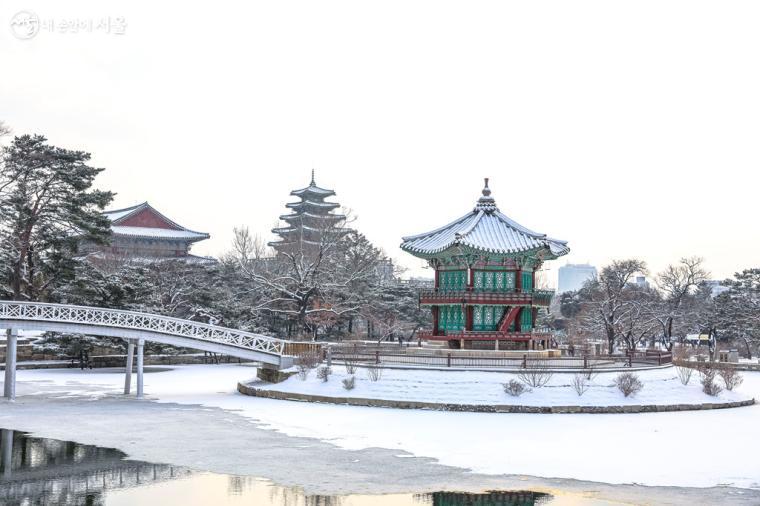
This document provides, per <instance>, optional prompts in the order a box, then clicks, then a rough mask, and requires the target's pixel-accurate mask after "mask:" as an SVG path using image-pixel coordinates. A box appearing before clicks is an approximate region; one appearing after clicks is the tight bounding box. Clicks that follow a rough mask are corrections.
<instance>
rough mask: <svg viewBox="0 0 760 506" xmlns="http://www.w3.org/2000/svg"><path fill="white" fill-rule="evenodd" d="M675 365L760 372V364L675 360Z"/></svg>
mask: <svg viewBox="0 0 760 506" xmlns="http://www.w3.org/2000/svg"><path fill="white" fill-rule="evenodd" d="M673 364H674V365H678V366H682V367H691V368H692V369H697V368H699V367H700V366H703V365H705V364H711V365H712V366H718V367H731V368H733V369H736V370H737V371H760V363H753V362H710V361H698V360H683V359H674V360H673Z"/></svg>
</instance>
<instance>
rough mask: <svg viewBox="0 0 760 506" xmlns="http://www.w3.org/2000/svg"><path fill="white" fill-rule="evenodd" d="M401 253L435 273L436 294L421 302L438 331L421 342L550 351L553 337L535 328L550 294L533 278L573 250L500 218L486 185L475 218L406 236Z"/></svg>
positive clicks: (427, 293)
mask: <svg viewBox="0 0 760 506" xmlns="http://www.w3.org/2000/svg"><path fill="white" fill-rule="evenodd" d="M401 249H403V250H404V251H407V252H408V253H411V254H412V255H414V256H416V257H419V258H423V259H425V260H427V261H428V263H429V264H430V266H431V267H433V268H434V269H435V288H434V289H433V290H425V291H422V292H421V293H420V303H421V304H423V305H428V306H431V308H432V312H433V328H432V330H429V331H426V332H423V333H422V337H423V339H430V340H443V341H448V343H449V346H450V347H452V348H479V349H485V348H491V349H497V350H498V349H542V348H544V349H545V348H547V347H548V346H549V344H550V343H549V341H550V335H549V334H548V333H546V332H541V331H539V330H538V329H535V328H534V324H535V321H536V316H537V312H538V308H539V307H542V306H548V305H549V303H550V301H551V297H552V294H553V292H551V291H548V290H537V289H535V284H536V271H538V269H539V268H540V267H541V264H542V263H543V262H544V261H545V260H553V259H555V258H557V257H560V256H562V255H565V254H567V253H568V252H569V251H570V250H569V248H568V247H567V242H566V241H560V240H557V239H551V238H549V237H547V236H546V235H544V234H538V233H536V232H533V231H531V230H528V229H527V228H525V227H523V226H522V225H519V224H517V223H516V222H514V221H513V220H511V219H510V218H508V217H507V216H505V215H504V214H502V213H501V212H500V211H499V208H498V207H496V202H495V200H494V198H493V197H492V196H491V190H490V189H489V188H488V179H486V180H485V188H483V196H482V197H480V199H479V200H478V202H477V204H476V206H475V209H473V210H472V212H470V213H468V214H466V215H464V216H462V217H461V218H459V219H458V220H456V221H454V222H452V223H449V224H448V225H446V226H444V227H441V228H439V229H436V230H433V231H432V232H427V233H425V234H420V235H415V236H410V237H404V238H403V243H402V244H401Z"/></svg>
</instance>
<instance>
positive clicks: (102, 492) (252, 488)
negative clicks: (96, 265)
mask: <svg viewBox="0 0 760 506" xmlns="http://www.w3.org/2000/svg"><path fill="white" fill-rule="evenodd" d="M1 446H2V447H1V454H2V465H1V466H0V468H1V471H2V472H1V473H0V502H1V503H2V504H4V505H9V506H11V505H25V504H35V505H40V506H46V505H132V504H141V505H143V504H161V505H164V506H172V505H195V504H197V505H201V504H203V505H207V504H214V505H219V506H224V505H237V504H256V505H257V506H268V505H272V506H274V505H280V506H291V505H292V506H296V505H315V506H316V505H324V506H329V505H336V506H337V505H341V506H354V505H355V506H362V505H366V506H370V505H376V506H384V505H388V506H390V505H399V506H403V505H419V506H423V505H441V506H443V505H452V506H454V505H460V504H461V505H465V504H466V505H489V506H513V505H514V506H530V505H539V504H542V505H557V506H560V505H569V504H589V505H602V504H612V503H609V502H606V501H602V500H597V499H592V498H584V497H582V496H579V495H577V494H559V495H556V494H551V493H547V492H535V491H528V490H504V491H485V492H482V493H462V492H432V493H427V492H426V493H421V494H385V495H333V496H326V495H307V494H305V493H304V492H303V491H302V490H301V489H299V488H298V487H280V486H275V485H273V484H271V483H270V482H268V481H266V480H262V479H258V478H254V477H243V476H233V475H226V474H215V473H209V472H194V471H191V470H189V469H186V468H182V467H177V466H170V465H165V464H151V463H147V462H140V461H136V460H129V459H127V458H126V455H125V454H124V453H122V452H120V451H118V450H114V449H109V448H101V447H97V446H93V445H83V444H79V443H74V442H70V441H60V440H56V439H46V438H38V437H31V436H29V435H27V434H24V433H22V432H18V431H12V430H5V429H3V430H2V445H1Z"/></svg>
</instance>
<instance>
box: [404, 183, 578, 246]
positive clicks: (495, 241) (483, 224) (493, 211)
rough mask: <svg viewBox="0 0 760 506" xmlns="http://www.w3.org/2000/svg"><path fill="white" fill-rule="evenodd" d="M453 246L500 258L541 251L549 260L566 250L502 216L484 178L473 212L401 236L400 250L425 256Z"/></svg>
mask: <svg viewBox="0 0 760 506" xmlns="http://www.w3.org/2000/svg"><path fill="white" fill-rule="evenodd" d="M453 246H463V247H467V248H471V249H473V250H477V251H482V252H485V253H494V254H500V255H509V254H517V253H523V252H528V251H536V250H541V249H543V250H545V251H546V252H547V253H548V254H549V256H550V257H558V256H562V255H565V254H567V253H568V252H569V251H570V248H568V247H567V241H561V240H559V239H552V238H550V237H547V236H546V234H539V233H537V232H533V231H532V230H530V229H528V228H525V227H524V226H522V225H520V224H519V223H517V222H515V221H514V220H512V219H510V218H508V217H507V216H506V215H504V214H502V213H501V212H500V211H499V208H498V207H496V202H495V201H494V199H493V197H491V190H490V189H489V188H488V180H487V179H486V185H485V188H484V189H483V196H482V197H481V198H480V199H479V200H478V202H477V205H476V206H475V209H473V210H472V211H471V212H470V213H468V214H466V215H464V216H462V217H461V218H459V219H457V220H455V221H453V222H451V223H449V224H448V225H445V226H443V227H441V228H439V229H436V230H433V231H431V232H427V233H424V234H419V235H414V236H409V237H404V238H403V243H402V244H401V249H403V250H404V251H407V252H409V253H412V254H418V255H424V256H429V255H435V254H437V253H440V252H442V251H445V250H447V249H449V248H451V247H453Z"/></svg>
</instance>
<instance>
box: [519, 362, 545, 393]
mask: <svg viewBox="0 0 760 506" xmlns="http://www.w3.org/2000/svg"><path fill="white" fill-rule="evenodd" d="M553 375H554V373H553V372H551V371H550V370H549V364H548V363H547V362H546V360H530V361H528V362H527V364H526V367H525V369H522V370H520V372H519V373H517V377H518V378H520V381H522V382H523V383H525V384H526V385H529V386H532V387H533V388H540V387H542V386H544V385H546V384H547V383H549V380H550V379H552V376H553Z"/></svg>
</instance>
